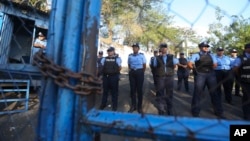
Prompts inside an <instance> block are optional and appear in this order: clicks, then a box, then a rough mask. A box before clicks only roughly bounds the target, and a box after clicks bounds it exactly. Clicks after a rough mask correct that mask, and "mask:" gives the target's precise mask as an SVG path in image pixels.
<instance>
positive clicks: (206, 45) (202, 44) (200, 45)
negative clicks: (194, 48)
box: [198, 42, 210, 47]
mask: <svg viewBox="0 0 250 141" xmlns="http://www.w3.org/2000/svg"><path fill="white" fill-rule="evenodd" d="M198 46H199V47H210V46H209V44H208V43H207V42H201V43H199V45H198Z"/></svg>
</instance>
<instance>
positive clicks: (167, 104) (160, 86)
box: [156, 76, 174, 115]
mask: <svg viewBox="0 0 250 141" xmlns="http://www.w3.org/2000/svg"><path fill="white" fill-rule="evenodd" d="M156 90H157V92H156V97H157V98H156V102H157V108H158V110H161V111H165V112H167V114H168V115H172V114H173V111H172V108H173V93H174V76H163V77H157V87H156Z"/></svg>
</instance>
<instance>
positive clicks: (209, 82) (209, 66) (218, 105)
mask: <svg viewBox="0 0 250 141" xmlns="http://www.w3.org/2000/svg"><path fill="white" fill-rule="evenodd" d="M198 46H199V49H200V52H199V53H195V54H193V55H192V56H191V58H190V60H189V62H188V67H189V68H190V69H193V68H194V67H195V71H196V76H195V77H196V80H195V82H194V83H195V84H194V85H195V86H194V93H193V97H192V104H191V112H192V115H193V116H194V117H199V114H200V109H201V104H202V103H201V97H202V92H203V88H204V86H205V85H206V86H207V87H208V89H209V93H210V96H211V101H212V104H213V108H214V113H215V115H216V116H217V117H219V118H224V115H223V109H222V102H221V95H219V94H218V93H217V92H216V88H215V87H216V86H217V81H216V75H215V72H214V68H216V67H217V60H216V58H215V57H214V55H212V54H211V53H209V47H210V46H209V44H208V43H206V42H202V43H200V44H199V45H198Z"/></svg>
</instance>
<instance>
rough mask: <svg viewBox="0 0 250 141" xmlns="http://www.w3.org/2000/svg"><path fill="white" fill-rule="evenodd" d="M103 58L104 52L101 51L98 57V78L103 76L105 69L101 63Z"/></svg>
mask: <svg viewBox="0 0 250 141" xmlns="http://www.w3.org/2000/svg"><path fill="white" fill-rule="evenodd" d="M102 58H103V51H99V52H98V56H97V76H98V77H100V76H101V75H102V69H103V65H102V63H101V60H102Z"/></svg>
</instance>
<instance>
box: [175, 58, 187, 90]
mask: <svg viewBox="0 0 250 141" xmlns="http://www.w3.org/2000/svg"><path fill="white" fill-rule="evenodd" d="M187 62H188V61H187V59H186V58H185V57H184V53H180V58H179V63H178V64H177V65H178V69H177V77H178V81H177V90H180V89H181V84H182V80H183V81H184V86H185V90H186V92H188V91H189V86H188V77H189V69H188V68H187Z"/></svg>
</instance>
